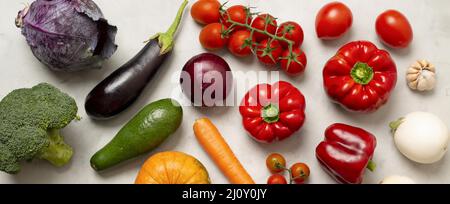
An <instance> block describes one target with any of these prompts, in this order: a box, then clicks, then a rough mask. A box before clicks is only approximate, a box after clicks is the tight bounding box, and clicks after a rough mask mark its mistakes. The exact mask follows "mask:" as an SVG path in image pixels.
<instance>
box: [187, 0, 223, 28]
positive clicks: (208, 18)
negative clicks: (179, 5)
mask: <svg viewBox="0 0 450 204" xmlns="http://www.w3.org/2000/svg"><path fill="white" fill-rule="evenodd" d="M220 6H221V5H220V2H219V1H217V0H200V1H197V2H195V4H193V5H192V7H191V16H192V18H193V19H194V20H195V21H196V22H197V23H200V24H202V25H207V24H210V23H218V22H220Z"/></svg>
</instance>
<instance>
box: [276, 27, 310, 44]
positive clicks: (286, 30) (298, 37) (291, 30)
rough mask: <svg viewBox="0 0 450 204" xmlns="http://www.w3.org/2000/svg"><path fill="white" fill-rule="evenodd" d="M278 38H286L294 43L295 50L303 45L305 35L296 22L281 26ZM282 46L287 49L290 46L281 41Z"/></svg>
mask: <svg viewBox="0 0 450 204" xmlns="http://www.w3.org/2000/svg"><path fill="white" fill-rule="evenodd" d="M277 36H279V37H283V36H284V37H285V38H286V39H288V40H291V41H293V42H294V48H297V47H300V46H301V45H302V43H303V39H304V37H305V36H304V34H303V29H302V27H301V26H300V25H299V24H298V23H296V22H291V21H289V22H285V23H282V24H281V25H280V27H279V28H278V30H277ZM280 43H281V45H282V46H283V47H284V48H285V49H287V48H288V44H287V43H286V42H283V41H280Z"/></svg>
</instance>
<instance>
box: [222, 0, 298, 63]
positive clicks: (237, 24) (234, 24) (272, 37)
mask: <svg viewBox="0 0 450 204" xmlns="http://www.w3.org/2000/svg"><path fill="white" fill-rule="evenodd" d="M227 3H228V2H225V3H224V4H223V5H222V6H221V8H220V12H221V14H222V15H224V14H225V13H226V12H227V11H226V10H225V9H224V7H225V5H226V4H227ZM250 9H251V8H250V7H248V8H247V15H246V21H248V18H249V17H252V16H253V15H254V13H251V11H250ZM227 17H228V22H229V23H231V26H230V27H229V28H228V29H227V30H225V31H224V32H225V33H231V32H232V31H233V29H234V28H236V27H243V28H246V29H247V30H249V31H250V39H253V35H254V34H255V32H257V33H261V34H264V35H266V36H268V37H269V38H270V41H269V46H267V48H266V49H264V50H263V51H265V52H270V51H271V50H270V49H272V48H271V47H270V44H271V43H272V42H273V41H274V40H277V41H282V42H285V43H287V44H288V49H289V56H291V57H288V60H289V64H290V63H291V62H292V61H295V62H297V63H299V64H301V63H300V62H298V60H297V59H296V54H295V53H293V49H294V42H293V41H291V40H289V39H287V38H286V34H287V32H289V30H288V29H284V30H283V33H282V36H281V37H280V36H278V35H276V34H275V35H274V34H272V33H269V32H267V28H268V26H269V25H270V24H271V23H272V20H273V18H270V17H269V15H266V18H265V28H264V30H261V29H257V28H253V27H252V26H251V22H246V23H240V22H236V21H234V20H233V19H231V17H230V15H227ZM254 44H255V45H256V46H254V47H255V48H256V47H257V46H258V43H257V42H255V43H254ZM254 47H253V46H252V47H250V48H251V50H252V52H254ZM254 53H255V52H254ZM292 57H294V58H295V59H291V58H292ZM271 58H273V57H272V56H271ZM281 59H282V58H281Z"/></svg>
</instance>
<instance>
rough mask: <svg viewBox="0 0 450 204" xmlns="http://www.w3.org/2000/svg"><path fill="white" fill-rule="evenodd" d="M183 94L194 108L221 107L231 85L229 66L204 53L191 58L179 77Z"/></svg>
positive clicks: (220, 59)
mask: <svg viewBox="0 0 450 204" xmlns="http://www.w3.org/2000/svg"><path fill="white" fill-rule="evenodd" d="M180 83H181V88H182V90H183V93H184V94H185V95H186V96H187V97H188V98H189V99H190V100H191V102H192V103H193V104H194V105H195V106H203V107H212V106H218V105H223V104H224V103H223V102H224V101H225V99H226V98H227V96H228V94H229V93H230V91H231V88H232V85H233V75H232V73H231V69H230V66H229V65H228V63H227V62H226V61H225V60H224V59H222V58H221V57H219V56H217V55H215V54H211V53H204V54H200V55H197V56H194V57H193V58H191V59H190V60H189V61H188V62H187V63H186V65H184V67H183V72H182V73H181V77H180Z"/></svg>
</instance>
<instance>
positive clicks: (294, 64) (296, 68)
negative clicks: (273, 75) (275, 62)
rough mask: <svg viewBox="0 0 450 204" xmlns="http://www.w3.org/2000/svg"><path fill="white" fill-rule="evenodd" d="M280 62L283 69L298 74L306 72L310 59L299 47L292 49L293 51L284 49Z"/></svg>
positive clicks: (291, 73)
mask: <svg viewBox="0 0 450 204" xmlns="http://www.w3.org/2000/svg"><path fill="white" fill-rule="evenodd" d="M280 63H281V69H283V70H284V71H285V72H286V73H288V74H289V75H293V76H296V75H299V74H302V73H303V72H305V69H306V64H307V63H308V60H307V59H306V55H305V52H303V51H302V50H301V49H300V48H298V47H297V48H294V49H293V50H292V53H290V52H289V49H286V50H284V51H283V54H282V55H281V61H280Z"/></svg>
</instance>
